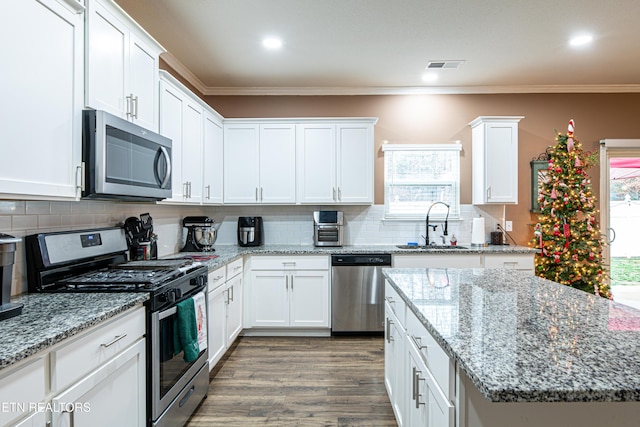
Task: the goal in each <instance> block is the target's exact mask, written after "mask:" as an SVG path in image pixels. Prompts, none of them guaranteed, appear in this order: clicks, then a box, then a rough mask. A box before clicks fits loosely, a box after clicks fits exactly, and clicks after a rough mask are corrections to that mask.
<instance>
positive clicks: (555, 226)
mask: <svg viewBox="0 0 640 427" xmlns="http://www.w3.org/2000/svg"><path fill="white" fill-rule="evenodd" d="M553 235H554V236H559V235H560V227H558V224H556V225H554V226H553Z"/></svg>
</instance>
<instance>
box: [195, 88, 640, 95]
mask: <svg viewBox="0 0 640 427" xmlns="http://www.w3.org/2000/svg"><path fill="white" fill-rule="evenodd" d="M639 92H640V85H539V86H439V87H434V86H432V87H424V86H416V87H244V88H243V87H207V88H206V89H205V92H204V95H254V96H256V95H261V96H284V95H312V96H321V95H325V96H327V95H429V94H433V95H457V94H461V95H465V94H468V95H472V94H473V95H480V94H526V93H639Z"/></svg>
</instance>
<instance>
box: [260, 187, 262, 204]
mask: <svg viewBox="0 0 640 427" xmlns="http://www.w3.org/2000/svg"><path fill="white" fill-rule="evenodd" d="M262 200H263V197H262V187H260V201H262Z"/></svg>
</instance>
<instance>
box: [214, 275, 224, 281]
mask: <svg viewBox="0 0 640 427" xmlns="http://www.w3.org/2000/svg"><path fill="white" fill-rule="evenodd" d="M222 277H223V276H216V277H214V278H213V281H214V282H217V281H218V280H220V279H222Z"/></svg>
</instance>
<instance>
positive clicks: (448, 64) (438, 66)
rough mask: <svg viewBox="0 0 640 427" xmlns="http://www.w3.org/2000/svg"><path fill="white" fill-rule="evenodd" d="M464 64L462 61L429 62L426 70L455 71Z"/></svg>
mask: <svg viewBox="0 0 640 427" xmlns="http://www.w3.org/2000/svg"><path fill="white" fill-rule="evenodd" d="M463 63H464V61H463V60H457V61H429V63H428V64H427V70H442V69H456V68H460V66H461V65H462V64H463Z"/></svg>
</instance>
